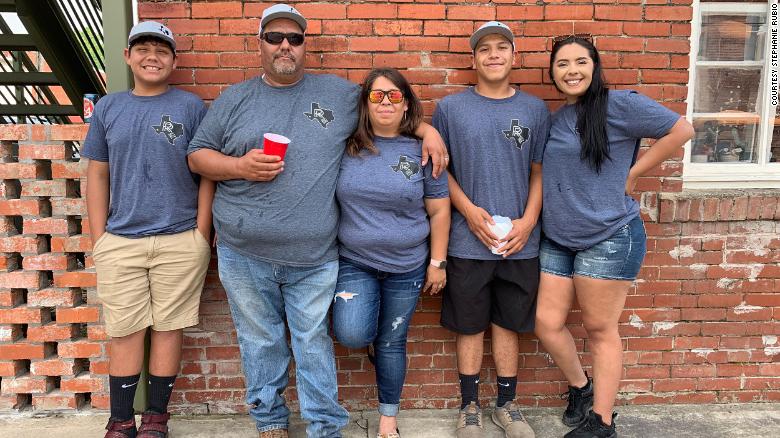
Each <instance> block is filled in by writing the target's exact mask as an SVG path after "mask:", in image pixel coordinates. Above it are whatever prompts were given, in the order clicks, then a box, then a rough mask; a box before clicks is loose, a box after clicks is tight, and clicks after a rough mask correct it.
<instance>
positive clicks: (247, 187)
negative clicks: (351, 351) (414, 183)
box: [189, 4, 444, 437]
mask: <svg viewBox="0 0 780 438" xmlns="http://www.w3.org/2000/svg"><path fill="white" fill-rule="evenodd" d="M306 25H307V23H306V19H305V18H304V17H303V16H302V15H301V14H300V13H299V12H298V11H297V10H296V9H295V8H293V7H291V6H288V5H284V4H277V5H274V6H271V7H269V8H267V9H265V10H264V11H263V16H262V18H261V20H260V32H259V38H260V59H261V63H262V67H263V75H262V76H261V77H256V78H253V79H250V80H248V81H245V82H242V83H240V84H237V85H234V86H232V87H230V88H228V89H227V90H225V91H224V92H223V93H222V95H221V96H220V97H219V98H218V99H217V100H215V101H214V103H213V104H212V106H211V108H210V109H209V112H208V114H207V115H206V117H205V119H204V120H203V123H202V124H201V128H200V129H199V131H198V133H197V134H196V136H195V138H194V139H193V141H192V142H191V143H190V149H189V153H190V155H189V161H190V165H191V166H192V168H193V170H194V171H196V172H198V173H201V174H202V175H204V176H207V177H208V178H212V179H214V180H216V181H219V182H218V186H217V193H216V196H215V200H214V218H215V227H216V230H217V235H218V238H219V240H218V244H217V254H218V257H219V275H220V279H221V281H222V284H223V285H224V287H225V290H226V291H227V296H228V300H229V302H230V307H231V313H232V316H233V321H234V323H235V325H236V331H237V334H238V342H239V347H240V349H241V360H242V363H243V368H244V374H245V375H246V387H247V396H246V397H247V403H248V404H250V405H251V406H252V408H251V409H250V414H251V415H252V417H253V418H254V420H255V422H256V424H257V429H258V431H260V436H261V437H286V436H287V428H288V417H289V410H288V409H287V407H286V403H285V399H284V397H283V393H284V390H285V388H286V387H287V383H288V376H287V369H288V365H289V362H290V349H289V347H288V346H287V341H286V330H285V321H286V323H287V326H288V327H289V330H290V338H291V344H292V350H293V356H294V357H295V364H296V375H295V376H296V383H297V385H296V386H297V390H298V399H299V400H300V407H301V415H302V417H303V418H304V419H305V420H306V421H308V423H309V424H308V427H307V435H308V436H309V437H338V436H341V435H340V429H341V428H342V427H344V426H345V425H346V424H347V420H348V415H347V412H346V411H345V410H344V408H342V407H341V406H340V405H339V403H338V385H337V382H336V366H335V359H334V355H333V342H332V340H331V338H330V336H329V335H328V309H329V307H330V305H331V303H332V301H333V298H334V294H335V285H336V278H337V273H338V253H337V247H336V232H337V225H338V207H337V205H336V200H335V187H336V178H337V176H338V171H339V167H340V163H341V157H342V155H343V154H344V150H345V147H346V140H347V138H348V137H349V136H350V135H351V134H352V132H353V131H354V130H355V127H356V126H357V103H358V95H359V89H358V87H357V86H356V85H355V84H352V83H350V82H347V81H345V80H343V79H341V78H339V77H337V76H333V75H310V74H306V73H305V72H304V61H305V56H306V38H307V37H306V35H305V31H306ZM428 128H429V129H430V127H428ZM430 130H431V131H432V132H433V133H435V130H433V129H430ZM266 133H274V134H279V135H282V136H285V137H287V138H289V139H290V143H289V145H288V146H287V150H286V154H285V156H284V157H280V156H277V155H266V154H265V153H264V150H263V149H262V148H263V143H262V139H263V135H264V134H266ZM435 139H437V140H439V141H440V138H439V136H438V133H435ZM431 150H432V151H440V152H441V154H440V155H441V156H443V155H444V153H443V152H444V147H443V146H441V149H436V148H431ZM431 158H432V159H435V158H437V157H435V156H433V155H432V157H431ZM441 158H443V157H441ZM443 161H444V160H443V159H441V160H440V162H437V161H436V160H434V164H443Z"/></svg>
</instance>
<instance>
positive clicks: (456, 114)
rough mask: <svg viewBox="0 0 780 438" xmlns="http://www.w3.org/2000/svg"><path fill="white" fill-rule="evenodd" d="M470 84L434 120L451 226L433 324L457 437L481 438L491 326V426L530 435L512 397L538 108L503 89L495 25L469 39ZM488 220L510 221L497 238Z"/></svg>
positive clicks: (502, 30) (529, 259) (506, 41)
mask: <svg viewBox="0 0 780 438" xmlns="http://www.w3.org/2000/svg"><path fill="white" fill-rule="evenodd" d="M470 43H471V48H472V50H473V51H474V66H475V68H476V70H477V85H476V86H475V87H473V88H469V89H468V90H466V91H464V92H462V93H459V94H456V95H453V96H447V97H445V98H444V99H442V101H441V102H440V103H439V105H438V107H437V108H436V111H435V113H434V115H433V125H434V126H435V127H436V129H438V130H439V132H440V133H441V135H442V137H443V138H444V141H445V143H446V144H447V147H448V149H449V152H450V157H451V161H450V173H449V175H450V177H449V190H450V197H451V199H452V205H453V206H455V209H454V210H453V212H452V226H451V231H450V246H449V251H448V260H447V274H448V277H449V281H448V282H447V285H446V286H445V290H444V296H443V301H442V315H441V323H442V325H443V326H444V327H446V328H448V329H450V330H452V331H454V332H456V333H457V336H458V342H457V344H458V347H457V348H458V373H459V377H460V387H461V397H462V402H461V412H460V421H459V424H458V429H457V436H458V437H476V436H482V435H481V434H482V430H481V428H482V426H481V425H482V423H481V411H480V407H479V395H478V382H479V372H480V368H481V366H482V353H483V335H484V332H485V330H486V329H487V328H488V327H492V343H493V359H494V361H495V362H496V371H497V374H498V376H497V384H498V400H497V403H496V409H495V410H494V413H493V421H494V422H495V423H496V424H498V425H499V426H500V427H501V428H502V429H504V430H505V432H506V434H507V436H512V437H515V436H533V431H532V430H531V428H530V426H528V423H526V422H525V421H524V420H523V419H522V418H523V417H522V415H521V414H520V412H519V409H518V407H517V405H516V404H515V403H513V400H514V398H515V387H516V386H517V366H518V365H517V351H518V337H517V333H520V332H530V331H532V330H533V322H534V318H535V309H536V292H537V288H538V282H539V259H538V251H539V233H540V231H539V224H538V218H539V213H540V210H541V201H542V181H541V161H542V153H543V150H544V144H545V141H546V139H547V134H548V131H549V124H550V114H549V111H548V110H547V107H546V106H545V104H544V103H543V102H542V101H541V100H539V99H537V98H535V97H533V96H530V95H528V94H526V93H523V92H522V91H520V90H517V89H515V88H513V87H511V86H510V84H509V74H510V72H511V70H512V64H513V62H514V37H513V35H512V32H511V31H510V29H509V28H508V27H507V26H506V25H504V24H503V23H499V22H495V21H493V22H489V23H486V24H485V25H483V26H482V27H480V28H479V29H478V30H477V31H476V32H475V33H474V35H472V37H471V40H470ZM493 215H497V216H504V217H508V218H509V219H511V225H512V228H511V231H509V233H508V234H507V235H506V236H502V237H503V238H501V239H499V238H498V236H496V235H495V233H493V232H491V227H490V225H493V224H494V220H493V219H492V216H493Z"/></svg>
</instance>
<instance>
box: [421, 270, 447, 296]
mask: <svg viewBox="0 0 780 438" xmlns="http://www.w3.org/2000/svg"><path fill="white" fill-rule="evenodd" d="M446 284H447V271H446V270H444V269H441V268H437V267H435V266H432V265H428V273H427V274H426V275H425V285H423V292H426V291H427V292H428V293H430V294H431V295H436V294H438V293H439V292H440V291H441V290H442V289H444V285H446Z"/></svg>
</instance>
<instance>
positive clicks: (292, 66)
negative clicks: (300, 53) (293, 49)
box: [271, 53, 298, 76]
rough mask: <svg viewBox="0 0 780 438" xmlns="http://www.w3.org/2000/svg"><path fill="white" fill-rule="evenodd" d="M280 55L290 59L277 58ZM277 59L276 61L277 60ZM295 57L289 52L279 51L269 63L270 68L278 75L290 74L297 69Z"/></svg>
mask: <svg viewBox="0 0 780 438" xmlns="http://www.w3.org/2000/svg"><path fill="white" fill-rule="evenodd" d="M282 56H286V57H289V58H290V59H287V60H283V61H282V60H279V58H281V57H282ZM277 61H278V62H277ZM296 61H297V59H295V56H294V55H293V54H291V53H280V54H278V55H277V56H274V60H273V62H272V63H271V68H272V69H273V70H274V73H276V74H278V75H285V76H287V75H292V74H294V73H295V72H296V71H297V70H298V64H297V63H296Z"/></svg>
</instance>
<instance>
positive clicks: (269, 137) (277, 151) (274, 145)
mask: <svg viewBox="0 0 780 438" xmlns="http://www.w3.org/2000/svg"><path fill="white" fill-rule="evenodd" d="M289 144H290V139H289V138H287V137H285V136H283V135H279V134H272V133H270V132H269V133H266V134H264V135H263V153H264V154H266V155H277V156H279V157H281V158H282V160H284V154H285V153H287V145H289Z"/></svg>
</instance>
